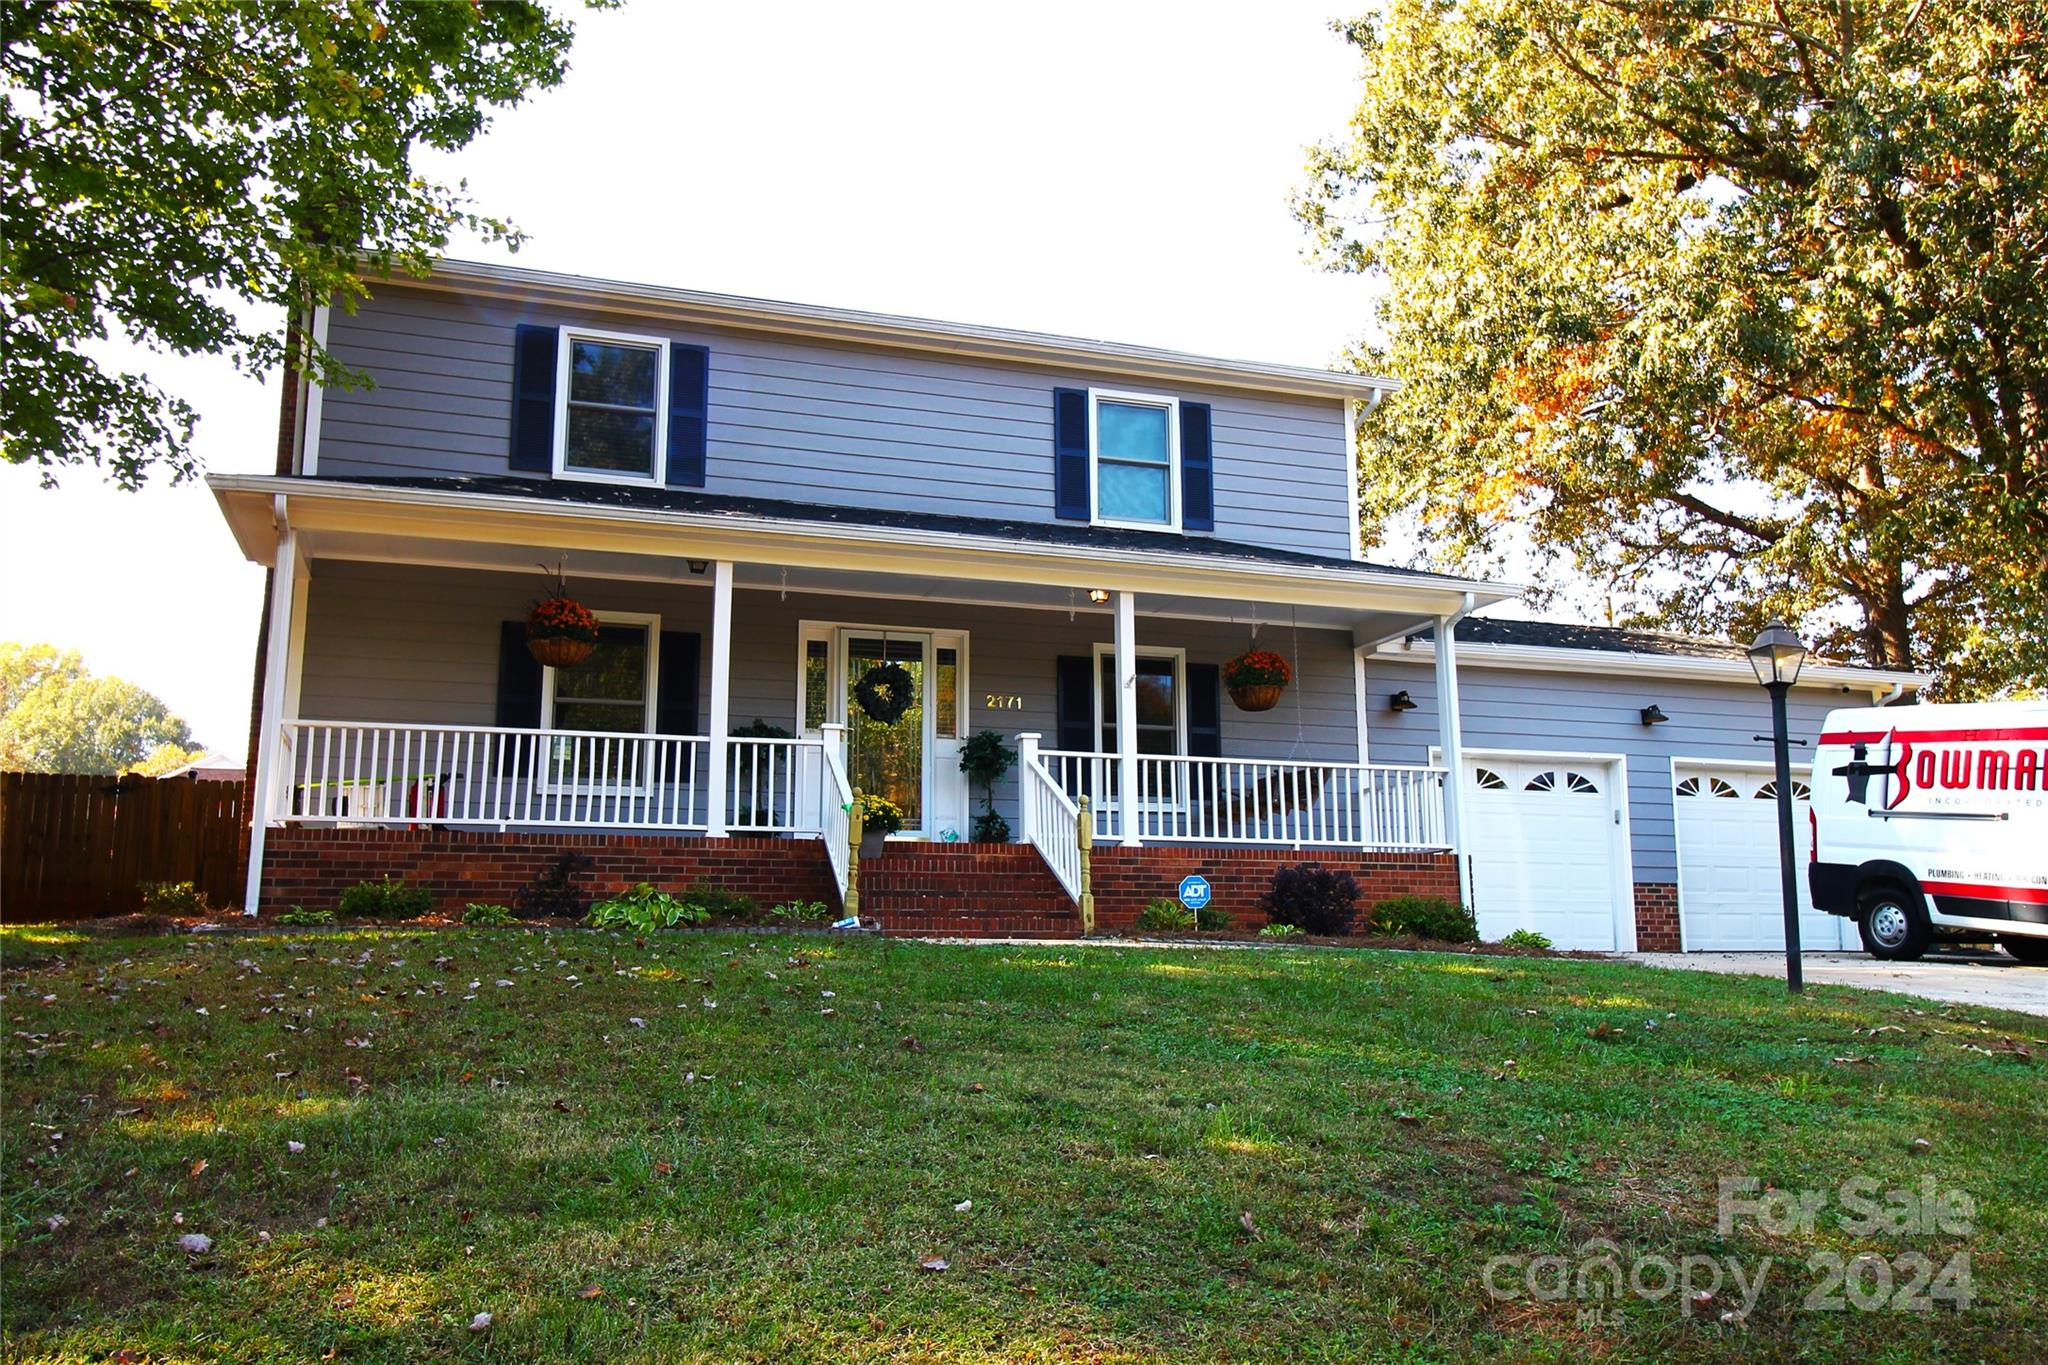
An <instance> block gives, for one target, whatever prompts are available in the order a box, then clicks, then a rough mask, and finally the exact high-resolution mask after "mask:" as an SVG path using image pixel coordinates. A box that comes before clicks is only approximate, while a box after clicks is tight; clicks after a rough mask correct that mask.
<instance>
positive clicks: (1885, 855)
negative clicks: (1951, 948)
mask: <svg viewBox="0 0 2048 1365" xmlns="http://www.w3.org/2000/svg"><path fill="white" fill-rule="evenodd" d="M1811 785H1812V788H1813V806H1812V814H1811V816H1810V817H1809V819H1810V820H1811V822H1812V831H1811V833H1812V839H1813V845H1812V861H1811V863H1810V865H1809V866H1808V868H1807V880H1808V882H1809V884H1810V885H1811V887H1812V889H1813V904H1814V907H1815V908H1816V909H1819V910H1826V911H1828V912H1829V913H1830V914H1836V915H1845V916H1847V917H1849V918H1851V919H1854V920H1855V921H1856V925H1857V927H1858V928H1859V929H1861V930H1862V932H1863V946H1864V947H1865V948H1867V949H1869V950H1870V952H1871V953H1872V954H1873V955H1875V956H1877V957H1883V958H1915V957H1918V956H1920V955H1921V954H1922V953H1924V952H1926V951H1927V947H1928V945H1929V944H1930V943H1932V942H1933V941H1934V940H1935V939H1936V938H1937V937H1939V938H1944V939H1947V938H1958V939H1976V940H1980V941H1981V940H1987V939H1989V940H1996V941H1997V942H1998V943H2000V944H2001V945H2003V946H2004V948H2005V950H2006V951H2007V952H2009V953H2011V954H2012V955H2013V956H2014V957H2016V958H2018V959H2019V960H2020V961H2022V962H2029V963H2034V964H2036V965H2044V964H2048V702H1971V703H1968V704H1959V705H1952V706H1891V707H1882V708H1863V709H1859V710H1849V711H1835V712H1832V713H1830V714H1829V716H1828V718H1827V723H1826V725H1825V726H1824V727H1823V728H1822V731H1821V736H1820V742H1819V744H1817V745H1816V746H1815V748H1814V755H1813V779H1812V783H1811Z"/></svg>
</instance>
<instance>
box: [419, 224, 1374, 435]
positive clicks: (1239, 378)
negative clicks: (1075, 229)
mask: <svg viewBox="0 0 2048 1365" xmlns="http://www.w3.org/2000/svg"><path fill="white" fill-rule="evenodd" d="M392 283H393V284H395V285H399V286H403V287H409V288H424V289H443V290H450V289H460V290H463V291H465V292H471V293H488V294H491V295H494V296H497V297H503V298H524V299H542V300H548V301H551V302H568V303H589V302H599V303H602V304H603V305H605V306H607V307H609V308H613V309H618V310H624V311H630V312H634V313H638V314H641V315H644V316H655V317H662V318H667V319H670V320H673V321H679V322H684V323H694V324H699V325H703V326H711V327H729V328H738V329H741V330H746V331H756V332H776V333H781V334H785V335H795V336H804V337H811V338H817V339H821V340H827V341H839V342H850V343H856V344H868V345H884V346H889V347H893V348H897V349H903V350H914V351H928V352H938V353H942V354H947V355H955V356H966V357H971V358H975V359H984V360H995V361H1003V362H1007V363H1013V364H1029V365H1040V366H1045V365H1054V366H1060V367H1068V368H1073V367H1079V368H1085V369H1090V370H1095V371H1099V372H1101V373H1104V374H1116V375H1124V376H1135V377H1139V378H1148V379H1162V380H1178V381H1186V382H1193V383H1201V384H1208V385H1213V386H1219V387H1225V388H1235V389H1249V390H1253V391H1258V392H1264V393H1280V394H1289V395H1293V396H1296V397H1310V398H1327V399H1351V400H1358V401H1371V400H1373V399H1374V398H1375V397H1376V396H1380V395H1384V394H1387V393H1390V392H1392V391H1393V390H1395V389H1397V388H1399V387H1400V383H1399V381H1398V380H1395V379H1391V378H1388V377H1386V376H1384V375H1369V374H1358V373H1350V372H1346V371H1342V370H1319V369H1315V368H1312V367H1310V366H1306V365H1279V364H1270V363H1267V362H1263V361H1255V360H1231V359H1225V358H1222V357H1218V356H1204V355H1195V354H1191V353H1188V352H1183V351H1173V350H1167V349H1163V348H1159V347H1153V346H1137V345H1127V344H1124V343H1121V342H1112V341H1094V340H1089V339H1087V338H1083V337H1065V336H1057V335H1053V334H1050V333H1043V332H1029V331H1022V330H1019V329H1016V328H1008V327H984V326H978V325H975V324H972V323H959V322H943V321H938V320H935V319H931V318H915V317H906V316H901V315H897V314H892V313H872V312H865V311H862V310H859V309H852V308H832V307H826V306H823V305H818V304H801V303H786V302H782V301H780V300H775V299H756V298H748V297H745V296H742V295H735V294H714V293H709V292H706V291H704V290H697V289H680V288H675V287H671V286H665V285H649V284H634V283H631V282H629V281H624V280H608V279H599V278H595V277H592V276H587V275H571V274H566V273H564V272H561V271H552V270H530V269H527V268H525V267H520V266H506V265H496V264H492V263H490V262H485V261H461V260H454V259H451V258H442V259H440V260H437V261H436V262H435V263H434V267H433V271H432V273H431V274H429V275H426V276H424V277H414V276H394V277H393V278H392Z"/></svg>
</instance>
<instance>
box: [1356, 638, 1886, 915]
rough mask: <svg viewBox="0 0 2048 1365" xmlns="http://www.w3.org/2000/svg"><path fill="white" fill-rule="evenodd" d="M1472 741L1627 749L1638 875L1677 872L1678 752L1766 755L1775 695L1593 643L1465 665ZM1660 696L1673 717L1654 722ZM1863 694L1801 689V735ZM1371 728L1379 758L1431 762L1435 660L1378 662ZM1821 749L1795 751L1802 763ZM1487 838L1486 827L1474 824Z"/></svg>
mask: <svg viewBox="0 0 2048 1365" xmlns="http://www.w3.org/2000/svg"><path fill="white" fill-rule="evenodd" d="M1403 689H1405V690H1406V691H1407V692H1408V695H1409V696H1410V697H1412V698H1413V699H1414V700H1415V702H1416V703H1417V705H1416V709H1415V710H1413V711H1405V712H1398V713H1397V712H1394V711H1391V710H1389V709H1388V707H1387V699H1388V698H1389V697H1390V696H1391V695H1392V694H1393V693H1395V692H1397V691H1401V690H1403ZM1458 695H1459V702H1460V705H1459V710H1460V713H1461V714H1460V717H1459V718H1460V720H1461V721H1462V722H1463V738H1464V744H1465V747H1466V749H1468V750H1471V749H1530V750H1542V751H1554V752H1558V753H1598V754H1621V755H1623V756H1624V757H1625V758H1626V759H1627V766H1628V788H1629V791H1628V798H1629V799H1628V807H1629V815H1628V820H1629V839H1630V845H1631V853H1632V857H1633V861H1634V869H1633V872H1634V877H1635V880H1637V881H1639V882H1675V881H1677V880H1678V854H1677V846H1676V843H1675V842H1674V835H1673V821H1674V818H1675V816H1674V811H1673V807H1672V794H1671V760H1672V759H1673V758H1674V757H1676V758H1710V759H1748V760H1767V759H1769V758H1770V756H1771V748H1770V745H1769V744H1768V743H1759V742H1757V741H1756V740H1755V739H1754V738H1753V736H1756V735H1760V734H1769V733H1770V729H1771V710H1770V699H1769V698H1768V697H1767V696H1766V695H1765V693H1764V690H1763V689H1762V688H1761V687H1758V686H1757V685H1756V684H1755V683H1754V682H1743V681H1731V682H1727V683H1718V682H1700V681H1689V680H1683V679H1665V678H1653V677H1645V676H1640V675H1629V674H1611V673H1602V672H1600V656H1599V655H1598V654H1597V653H1594V652H1591V651H1589V652H1588V653H1587V655H1586V666H1585V668H1584V669H1583V670H1582V671H1578V672H1572V673H1550V672H1536V671H1528V672H1521V671H1514V670H1509V669H1501V668H1483V667H1481V668H1475V667H1471V666H1469V665H1468V666H1466V667H1463V668H1460V669H1459V670H1458ZM1652 703H1655V704H1656V705H1658V706H1660V707H1662V708H1663V710H1664V714H1665V715H1667V716H1669V717H1670V719H1669V720H1668V721H1666V722H1665V723H1663V724H1662V725H1644V724H1643V720H1642V709H1643V708H1644V707H1645V706H1649V705H1651V704H1652ZM1852 703H1853V699H1852V698H1848V697H1845V696H1844V694H1843V693H1841V692H1840V691H1830V690H1826V689H1822V688H1811V687H1802V688H1796V689H1794V690H1793V692H1792V694H1791V696H1790V697H1789V698H1788V701H1787V709H1788V713H1789V720H1790V723H1791V733H1792V737H1793V738H1794V739H1805V740H1806V741H1807V742H1808V744H1809V745H1811V743H1812V741H1813V739H1814V738H1815V737H1816V736H1818V735H1819V734H1820V725H1821V721H1822V719H1823V718H1825V717H1826V715H1827V713H1828V712H1829V711H1831V710H1833V709H1835V708H1836V707H1838V706H1843V705H1847V704H1852ZM1366 737H1367V743H1368V747H1369V750H1370V753H1371V757H1372V761H1373V762H1375V763H1426V762H1428V761H1429V749H1430V746H1431V745H1432V744H1435V743H1436V739H1437V707H1436V673H1435V670H1434V669H1433V668H1431V667H1430V666H1429V665H1427V664H1404V663H1400V662H1398V661H1395V662H1387V661H1383V660H1377V659H1375V660H1372V661H1371V662H1370V663H1369V664H1368V665H1367V669H1366ZM1811 752H1812V750H1811V749H1810V748H1807V749H1800V748H1797V747H1795V748H1794V749H1793V756H1794V760H1793V761H1794V762H1800V761H1803V759H1804V757H1805V756H1807V755H1810V754H1811ZM1473 834H1474V836H1475V837H1479V838H1483V837H1485V831H1484V830H1476V831H1473Z"/></svg>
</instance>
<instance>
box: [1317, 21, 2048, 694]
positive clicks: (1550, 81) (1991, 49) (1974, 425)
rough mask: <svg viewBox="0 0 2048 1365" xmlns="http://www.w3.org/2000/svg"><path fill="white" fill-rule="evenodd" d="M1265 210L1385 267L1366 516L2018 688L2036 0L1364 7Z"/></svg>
mask: <svg viewBox="0 0 2048 1365" xmlns="http://www.w3.org/2000/svg"><path fill="white" fill-rule="evenodd" d="M1340 28H1341V31H1342V33H1343V35H1344V36H1345V37H1346V38H1347V39H1348V40H1349V41H1350V42H1351V43H1353V44H1355V45H1356V47H1357V48H1358V50H1359V53H1360V54H1361V56H1362V57H1363V65H1364V81H1363V94H1362V97H1361V100H1360V103H1359V106H1358V110H1357V114H1356V116H1355V118H1354V119H1353V122H1352V124H1351V127H1350V128H1349V130H1348V134H1347V135H1346V136H1345V137H1343V138H1342V139H1340V140H1337V141H1334V142H1332V143H1330V144H1328V145H1326V146H1324V147H1322V148H1320V149H1318V151H1317V152H1315V153H1314V154H1313V155H1312V158H1311V163H1310V180H1309V184H1308V186H1307V188H1306V189H1305V191H1304V193H1303V194H1302V196H1301V199H1300V202H1299V211H1300V213H1301V215H1302V216H1303V218H1304V220H1305V221H1306V222H1307V223H1308V224H1309V226H1310V227H1311V229H1312V230H1313V231H1314V233H1315V234H1316V236H1317V239H1318V242H1319V245H1320V247H1321V249H1322V250H1323V251H1324V252H1326V253H1327V259H1328V260H1329V261H1330V262H1331V263H1332V264H1334V265H1335V266H1336V267H1337V268H1340V269H1346V270H1357V271H1366V272H1374V273H1378V274H1380V275H1383V276H1384V277H1385V279H1386V280H1387V282H1388V285H1389V288H1388V291H1387V294H1386V296H1385V302H1384V304H1383V305H1382V317H1381V322H1382V324H1383V327H1384V334H1385V337H1386V342H1385V345H1384V346H1380V347H1371V346H1362V347H1361V349H1360V352H1359V355H1358V357H1357V358H1358V360H1359V362H1360V363H1361V364H1364V365H1368V366H1374V367H1384V368H1386V369H1389V370H1391V371H1392V372H1394V373H1395V374H1397V375H1399V376H1400V377H1401V378H1402V379H1403V380H1404V381H1405V386H1404V387H1403V388H1402V390H1401V391H1400V392H1399V393H1398V394H1396V395H1395V396H1393V397H1392V398H1390V399H1389V400H1388V401H1387V402H1385V403H1384V404H1382V405H1381V407H1380V409H1379V410H1378V411H1377V413H1376V414H1375V415H1374V416H1373V418H1372V419H1371V420H1370V421H1368V422H1367V423H1366V424H1365V428H1364V434H1363V436H1362V438H1361V459H1362V461H1363V465H1364V474H1365V480H1364V482H1365V487H1366V490H1367V495H1366V508H1365V512H1366V517H1367V520H1368V530H1369V531H1370V532H1376V533H1379V534H1384V533H1385V531H1386V528H1387V527H1389V526H1390V525H1394V524H1399V523H1400V522H1401V519H1402V518H1404V517H1411V518H1415V519H1416V520H1415V521H1413V522H1409V523H1407V524H1409V525H1411V526H1413V527H1414V529H1416V530H1418V531H1419V533H1420V534H1421V536H1422V538H1423V540H1424V541H1425V543H1427V544H1428V545H1429V547H1430V552H1431V553H1432V554H1433V555H1434V556H1435V557H1437V558H1438V559H1440V560H1443V561H1448V562H1454V563H1461V564H1464V565H1467V566H1471V565H1475V564H1482V563H1486V562H1488V561H1489V560H1491V559H1494V558H1496V557H1498V556H1499V555H1500V554H1501V553H1502V552H1503V551H1504V549H1505V548H1506V547H1507V546H1509V545H1510V544H1513V543H1518V542H1520V541H1523V540H1526V541H1527V542H1529V543H1531V544H1533V545H1534V546H1535V548H1536V551H1537V553H1538V554H1539V555H1541V556H1544V557H1546V560H1547V561H1548V562H1551V563H1556V564H1561V565H1564V566H1570V567H1572V568H1576V569H1577V570H1579V571H1581V572H1582V573H1586V574H1590V575H1591V576H1592V577H1593V578H1594V579H1595V580H1596V581H1597V582H1599V583H1600V584H1601V585H1602V586H1604V587H1605V588H1606V589H1607V590H1608V591H1609V592H1610V594H1612V595H1613V596H1615V597H1616V598H1618V600H1619V601H1620V603H1621V606H1622V610H1623V612H1624V614H1626V615H1628V616H1630V617H1631V618H1632V619H1636V620H1641V621H1646V622H1650V623H1655V624H1662V625H1667V626H1674V627H1679V628H1691V629H1703V630H1724V631H1732V632H1735V633H1738V634H1740V633H1742V632H1746V631H1748V630H1749V629H1751V628H1753V627H1754V626H1755V625H1757V624H1758V623H1759V622H1760V621H1761V620H1762V619H1763V618H1765V617H1767V616H1770V615H1776V614H1783V615H1785V616H1787V617H1789V618H1791V619H1793V620H1794V621H1795V622H1803V623H1805V625H1806V626H1807V627H1808V628H1809V630H1811V631H1813V632H1815V633H1816V634H1818V635H1819V636H1820V637H1821V638H1822V641H1823V643H1825V644H1827V645H1830V646H1832V647H1833V648H1834V649H1835V650H1836V651H1837V652H1840V653H1845V654H1850V655H1853V656H1854V657H1858V658H1861V659H1863V660H1866V661H1868V662H1870V663H1873V664H1882V665H1891V666H1898V667H1904V666H1915V667H1926V666H1935V667H1938V668H1939V669H1941V670H1942V673H1943V677H1942V686H1943V689H1944V690H1945V691H1947V692H1948V693H1950V694H1952V695H1966V694H1970V693H1973V692H1981V691H1986V690H1992V689H1998V688H2007V689H2015V690H2017V689H2026V688H2039V687H2041V686H2043V685H2044V683H2048V629H2044V622H2048V307H2044V302H2043V301H2044V285H2048V278H2044V277H2048V6H2044V4H2042V3H2040V0H1951V3H1945V4H1929V3H1927V0H1839V2H1837V0H1829V3H1825V4H1822V3H1817V2H1816V0H1781V2H1778V3H1773V2H1772V0H1725V2H1723V0H1671V2H1669V3H1665V2H1662V0H1390V3H1389V4H1388V5H1387V6H1386V8H1385V9H1384V11H1383V12H1382V13H1381V14H1379V15H1377V16H1375V17H1372V18H1367V19H1361V20H1358V21H1356V22H1353V23H1349V24H1345V25H1342V26H1340Z"/></svg>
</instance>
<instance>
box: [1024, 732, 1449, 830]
mask: <svg viewBox="0 0 2048 1365" xmlns="http://www.w3.org/2000/svg"><path fill="white" fill-rule="evenodd" d="M1041 756H1042V758H1043V760H1044V762H1045V764H1046V766H1047V768H1048V770H1049V771H1050V773H1051V775H1052V777H1053V779H1054V780H1055V781H1057V782H1058V783H1059V785H1060V787H1061V789H1062V790H1064V791H1065V792H1066V793H1068V794H1069V795H1070V796H1077V797H1078V796H1080V795H1084V794H1085V795H1088V796H1089V797H1091V798H1092V799H1093V801H1094V805H1095V835H1096V837H1097V838H1098V839H1104V840H1110V839H1121V838H1122V837H1123V830H1122V823H1123V813H1122V800H1121V790H1120V784H1119V782H1118V774H1119V767H1118V762H1117V757H1116V755H1114V754H1091V753H1076V752H1072V751H1054V750H1048V751H1045V752H1044V753H1043V754H1042V755H1041ZM1445 777H1446V770H1445V769H1443V768H1427V767H1409V766H1401V765H1396V764H1385V763H1302V762H1296V761H1293V760H1281V759H1259V758H1191V757H1187V756H1184V755H1180V756H1174V757H1157V756H1140V757H1139V759H1138V801H1137V811H1136V824H1137V830H1136V832H1137V836H1138V838H1139V839H1140V840H1142V841H1145V842H1148V843H1151V842H1160V843H1198V844H1267V845H1275V844H1277V845H1280V846H1283V847H1288V848H1362V849H1388V850H1395V849H1441V848H1447V847H1449V846H1450V841H1449V838H1448V836H1447V835H1446V833H1445V824H1444V781H1445Z"/></svg>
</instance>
